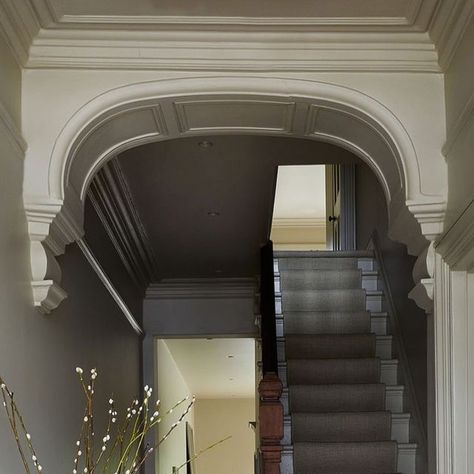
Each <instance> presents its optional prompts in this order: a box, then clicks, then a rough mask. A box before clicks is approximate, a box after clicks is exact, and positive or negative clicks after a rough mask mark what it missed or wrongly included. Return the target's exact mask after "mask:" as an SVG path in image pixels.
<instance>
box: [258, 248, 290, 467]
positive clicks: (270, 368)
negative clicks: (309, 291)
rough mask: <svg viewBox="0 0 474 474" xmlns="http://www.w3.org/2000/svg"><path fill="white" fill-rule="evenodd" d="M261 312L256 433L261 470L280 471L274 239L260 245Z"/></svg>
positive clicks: (280, 413) (280, 435) (281, 389)
mask: <svg viewBox="0 0 474 474" xmlns="http://www.w3.org/2000/svg"><path fill="white" fill-rule="evenodd" d="M260 274H261V280H260V315H261V340H262V370H263V378H262V380H261V381H260V384H259V387H258V391H259V434H260V453H261V459H262V474H280V462H281V453H282V446H281V440H282V439H283V419H284V417H283V405H282V403H281V401H280V397H281V394H282V391H283V385H282V382H281V380H280V378H279V377H278V354H277V334H276V316H275V288H274V282H275V278H274V272H273V243H272V241H271V240H269V241H268V242H267V244H266V245H265V246H263V247H262V249H261V272H260Z"/></svg>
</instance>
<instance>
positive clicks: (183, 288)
mask: <svg viewBox="0 0 474 474" xmlns="http://www.w3.org/2000/svg"><path fill="white" fill-rule="evenodd" d="M256 291H257V282H256V280H255V279H253V278H191V279H189V278H176V279H164V280H162V282H161V283H153V284H151V285H150V286H149V287H148V289H147V291H146V296H145V299H186V298H205V299H226V298H254V297H255V294H256Z"/></svg>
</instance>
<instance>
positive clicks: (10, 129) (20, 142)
mask: <svg viewBox="0 0 474 474" xmlns="http://www.w3.org/2000/svg"><path fill="white" fill-rule="evenodd" d="M0 129H1V130H3V132H4V133H5V134H6V136H7V137H8V138H9V139H10V142H11V144H12V145H13V147H14V148H15V151H16V152H17V155H18V156H20V157H22V158H23V157H24V156H25V152H26V148H27V144H26V141H25V139H24V138H23V136H22V134H21V131H20V129H19V128H18V127H17V126H16V124H15V122H14V121H13V119H12V117H11V115H10V114H9V113H8V111H7V109H6V108H5V107H4V106H3V104H2V103H1V102H0Z"/></svg>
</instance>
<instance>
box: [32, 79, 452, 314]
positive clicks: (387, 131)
mask: <svg viewBox="0 0 474 474" xmlns="http://www.w3.org/2000/svg"><path fill="white" fill-rule="evenodd" d="M230 133H237V134H242V133H246V134H249V133H250V134H258V135H280V136H281V135H284V136H292V137H301V138H311V139H315V140H321V141H327V142H330V143H334V144H337V145H339V146H341V147H343V148H346V149H348V150H350V151H352V152H353V153H355V154H356V155H358V156H359V157H360V158H361V159H362V160H364V161H365V162H366V163H367V164H368V165H369V166H370V167H371V168H372V169H373V171H374V172H375V173H376V175H377V177H378V178H379V180H380V182H381V184H382V187H383V188H384V191H385V195H386V198H387V204H388V209H389V213H390V216H389V218H390V222H396V223H397V225H399V224H400V219H395V218H394V216H395V215H396V216H399V215H403V214H404V213H403V212H401V208H406V207H405V203H408V207H409V210H410V211H411V215H413V216H414V217H415V218H416V219H417V221H418V222H419V223H420V225H421V230H422V232H423V233H424V234H425V235H426V236H427V237H428V238H430V239H431V238H433V236H435V235H436V234H437V232H438V233H439V232H441V230H442V220H443V218H444V202H445V196H444V195H442V194H440V195H435V196H431V195H427V194H425V193H423V180H422V178H423V176H422V175H421V173H420V165H419V162H418V157H417V154H416V150H415V147H414V145H413V143H412V140H411V138H410V136H409V134H408V133H407V131H406V130H405V128H404V126H403V124H402V123H401V122H400V121H399V120H398V119H397V117H395V115H394V114H393V113H392V112H391V111H390V110H389V109H388V108H386V107H385V106H384V105H383V104H381V103H380V102H378V101H376V100H375V99H373V98H371V97H369V96H367V95H365V94H363V93H361V92H358V91H355V90H353V89H350V88H346V87H342V86H336V85H333V84H328V83H323V82H314V81H306V80H287V79H273V78H263V77H253V78H252V77H248V76H247V77H218V78H212V77H205V78H190V79H179V80H163V81H153V82H145V83H140V84H132V85H128V86H125V87H120V88H117V89H113V90H110V91H108V92H106V93H104V94H101V95H99V96H98V97H96V98H95V99H93V100H92V101H90V102H88V103H87V104H85V105H84V106H83V107H82V108H81V109H80V110H78V112H77V113H76V114H74V115H73V116H72V117H71V118H70V119H69V121H68V122H67V123H66V125H65V126H64V127H63V129H62V130H61V131H60V133H59V134H58V137H57V140H56V142H55V145H54V148H53V150H52V152H51V157H50V166H49V176H48V183H47V189H49V193H50V198H51V200H52V201H53V200H54V202H55V203H56V205H55V206H49V207H47V208H44V206H43V208H42V215H41V219H42V223H43V225H42V226H41V230H40V231H39V232H38V231H37V230H38V226H36V227H35V226H33V225H32V224H33V223H34V222H36V221H37V220H38V212H37V213H36V214H35V213H34V212H30V214H29V217H28V219H29V224H30V228H33V227H35V228H36V232H35V234H34V236H33V235H32V239H31V240H32V242H36V243H37V242H41V244H42V247H43V249H44V252H45V253H47V254H48V256H50V254H51V253H53V254H54V255H57V254H59V253H61V252H62V251H64V246H65V245H66V244H67V243H69V242H73V241H74V240H77V239H78V238H80V236H81V235H82V233H83V230H82V223H83V206H84V201H85V195H86V191H87V188H88V185H89V183H90V180H91V179H92V177H93V175H94V174H95V172H96V171H97V170H98V169H99V168H100V166H101V164H103V163H104V162H105V161H106V160H107V159H110V158H111V157H113V156H116V155H117V154H118V153H120V152H122V151H124V150H126V149H129V148H133V147H135V146H138V145H141V144H144V143H150V142H153V141H160V140H170V139H175V138H181V137H185V136H196V135H209V134H230ZM26 184H27V183H26ZM26 187H27V186H26ZM441 188H442V187H441ZM25 196H29V193H28V189H25ZM43 201H44V200H43ZM52 201H51V202H52ZM43 204H44V202H43ZM35 206H36V208H37V203H35V202H34V200H31V198H28V200H26V207H27V214H28V209H35ZM35 219H36V221H35ZM425 230H426V232H425ZM393 234H394V235H396V236H397V239H398V240H401V241H403V243H405V244H407V245H409V246H410V241H405V240H407V239H404V235H405V234H404V233H403V232H399V231H397V232H394V233H393ZM30 235H31V232H30ZM406 235H407V236H408V239H411V238H412V237H411V236H409V234H406ZM418 240H419V236H418ZM412 246H413V245H412ZM418 246H419V245H417V247H418ZM37 258H39V257H38V246H37V245H36V244H35V252H32V260H34V259H37ZM43 261H44V259H43ZM37 266H38V265H35V263H34V261H32V267H33V268H37ZM44 273H45V275H44V276H43V279H41V277H40V276H38V275H37V272H36V276H35V281H34V282H33V284H34V286H36V288H40V290H37V295H38V297H36V296H35V304H36V305H37V306H39V307H40V308H43V310H44V311H50V310H51V309H53V307H54V306H55V305H56V306H57V304H59V303H60V300H61V298H62V297H64V296H65V294H64V295H63V293H61V292H58V288H60V286H59V283H60V281H59V277H58V278H57V279H56V280H52V279H47V278H46V275H47V274H49V273H48V270H46V271H45V272H44ZM48 288H51V292H49V291H48ZM49 294H51V295H52V296H54V302H51V301H49V299H50V298H49V297H48V295H49ZM45 295H46V297H45ZM58 295H59V296H58Z"/></svg>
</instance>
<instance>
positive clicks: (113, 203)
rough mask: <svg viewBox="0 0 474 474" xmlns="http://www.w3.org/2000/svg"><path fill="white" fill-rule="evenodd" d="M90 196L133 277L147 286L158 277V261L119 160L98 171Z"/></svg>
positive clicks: (142, 285) (140, 283)
mask: <svg viewBox="0 0 474 474" xmlns="http://www.w3.org/2000/svg"><path fill="white" fill-rule="evenodd" d="M88 197H89V198H90V200H91V202H92V205H93V206H94V209H95V211H96V213H97V215H98V216H99V219H100V220H101V222H102V224H103V226H104V228H105V230H106V232H107V234H108V235H109V237H110V240H111V241H112V243H113V245H114V247H115V249H116V251H117V253H118V254H119V256H120V259H121V260H122V262H123V264H124V265H125V267H126V269H127V271H128V272H129V274H130V276H131V278H132V279H133V280H134V281H135V283H137V285H138V286H139V287H141V288H146V287H147V286H148V285H149V283H150V282H151V281H154V280H156V279H157V265H156V260H155V257H154V254H153V250H152V247H151V245H150V241H149V239H148V235H147V233H146V230H145V227H144V225H143V223H142V222H141V220H140V217H139V214H138V211H137V209H136V207H135V204H134V202H133V198H132V195H131V192H130V189H129V187H128V184H127V181H126V178H125V176H124V175H123V172H122V169H121V167H120V164H119V162H118V160H117V159H113V160H111V161H109V162H108V163H106V164H105V165H104V166H103V167H102V168H101V169H100V171H99V172H98V173H97V174H96V176H95V177H94V179H93V180H92V183H91V186H90V188H89V191H88Z"/></svg>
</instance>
